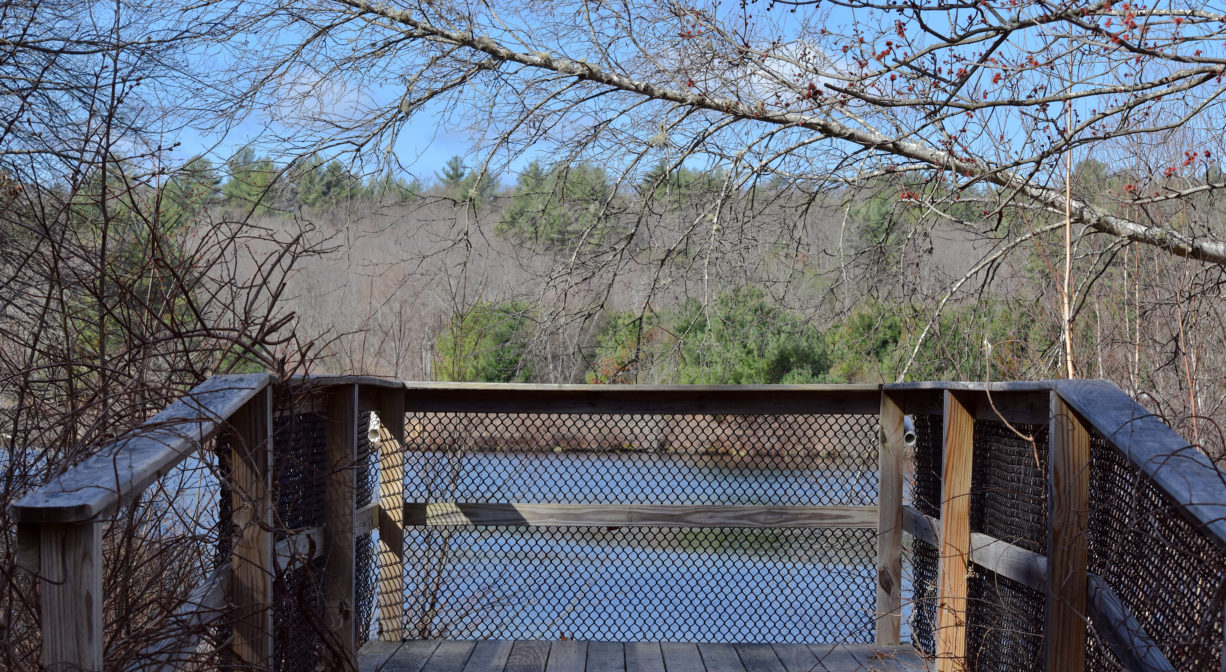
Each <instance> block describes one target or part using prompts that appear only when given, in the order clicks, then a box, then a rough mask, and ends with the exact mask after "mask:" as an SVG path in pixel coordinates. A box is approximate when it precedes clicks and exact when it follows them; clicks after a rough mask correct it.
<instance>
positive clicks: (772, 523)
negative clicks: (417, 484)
mask: <svg viewBox="0 0 1226 672" xmlns="http://www.w3.org/2000/svg"><path fill="white" fill-rule="evenodd" d="M404 521H405V525H410V526H422V525H426V526H431V527H469V526H520V527H545V526H549V527H587V526H594V527H739V528H832V527H868V528H875V527H877V507H875V506H733V505H728V506H691V505H671V504H525V503H465V502H432V503H421V502H410V503H407V504H405V506H404Z"/></svg>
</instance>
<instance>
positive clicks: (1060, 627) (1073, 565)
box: [1045, 392, 1090, 672]
mask: <svg viewBox="0 0 1226 672" xmlns="http://www.w3.org/2000/svg"><path fill="white" fill-rule="evenodd" d="M1049 437H1050V438H1049V440H1048V442H1049V449H1048V450H1049V453H1048V465H1049V466H1048V488H1047V493H1048V494H1047V548H1048V554H1049V555H1048V572H1047V591H1046V592H1047V622H1046V624H1045V628H1046V631H1045V632H1046V639H1047V649H1046V650H1047V669H1048V672H1083V670H1085V660H1086V655H1085V652H1086V558H1087V552H1088V538H1089V525H1090V434H1089V432H1088V431H1087V430H1086V428H1085V426H1084V425H1083V424H1082V423H1081V420H1080V418H1078V417H1077V416H1076V415H1075V414H1074V413H1073V410H1072V409H1071V408H1069V406H1068V405H1067V404H1065V403H1064V401H1063V400H1062V399H1061V398H1060V395H1059V394H1058V393H1056V392H1052V393H1051V426H1050V429H1049Z"/></svg>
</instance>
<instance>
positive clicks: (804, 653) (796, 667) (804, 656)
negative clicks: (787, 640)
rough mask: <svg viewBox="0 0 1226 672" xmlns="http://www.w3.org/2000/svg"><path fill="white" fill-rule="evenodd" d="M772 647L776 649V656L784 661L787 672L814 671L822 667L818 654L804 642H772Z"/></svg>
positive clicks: (780, 660)
mask: <svg viewBox="0 0 1226 672" xmlns="http://www.w3.org/2000/svg"><path fill="white" fill-rule="evenodd" d="M771 648H772V649H774V650H775V656H777V657H778V658H779V662H781V663H783V668H784V669H785V670H787V672H813V671H814V670H820V669H822V668H821V667H819V666H818V664H817V656H815V655H813V652H812V651H810V650H809V647H807V646H804V645H803V644H772V645H771Z"/></svg>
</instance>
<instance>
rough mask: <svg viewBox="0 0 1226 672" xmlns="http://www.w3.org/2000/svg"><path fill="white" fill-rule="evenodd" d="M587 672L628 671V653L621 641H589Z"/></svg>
mask: <svg viewBox="0 0 1226 672" xmlns="http://www.w3.org/2000/svg"><path fill="white" fill-rule="evenodd" d="M587 672H626V654H625V649H624V648H623V646H622V644H621V642H591V643H589V644H588V645H587Z"/></svg>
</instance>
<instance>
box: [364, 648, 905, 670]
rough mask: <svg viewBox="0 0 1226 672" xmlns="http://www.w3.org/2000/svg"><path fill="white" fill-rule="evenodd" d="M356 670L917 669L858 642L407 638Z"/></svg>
mask: <svg viewBox="0 0 1226 672" xmlns="http://www.w3.org/2000/svg"><path fill="white" fill-rule="evenodd" d="M358 666H359V669H360V670H361V672H376V671H378V672H452V671H455V672H460V671H461V670H462V671H463V672H740V671H744V672H857V671H863V672H919V671H922V670H928V669H929V667H928V665H927V664H926V662H925V661H924V659H923V658H922V657H920V656H918V655H916V654H915V653H914V652H913V651H912V650H911V649H910V647H907V646H902V647H875V646H869V645H865V644H809V645H805V644H692V643H688V642H681V643H677V642H665V643H658V642H630V643H621V642H590V643H587V642H572V641H561V642H542V641H515V642H512V641H482V642H467V641H407V642H370V643H368V644H367V645H366V646H364V647H362V650H361V652H360V655H359V661H358Z"/></svg>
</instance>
